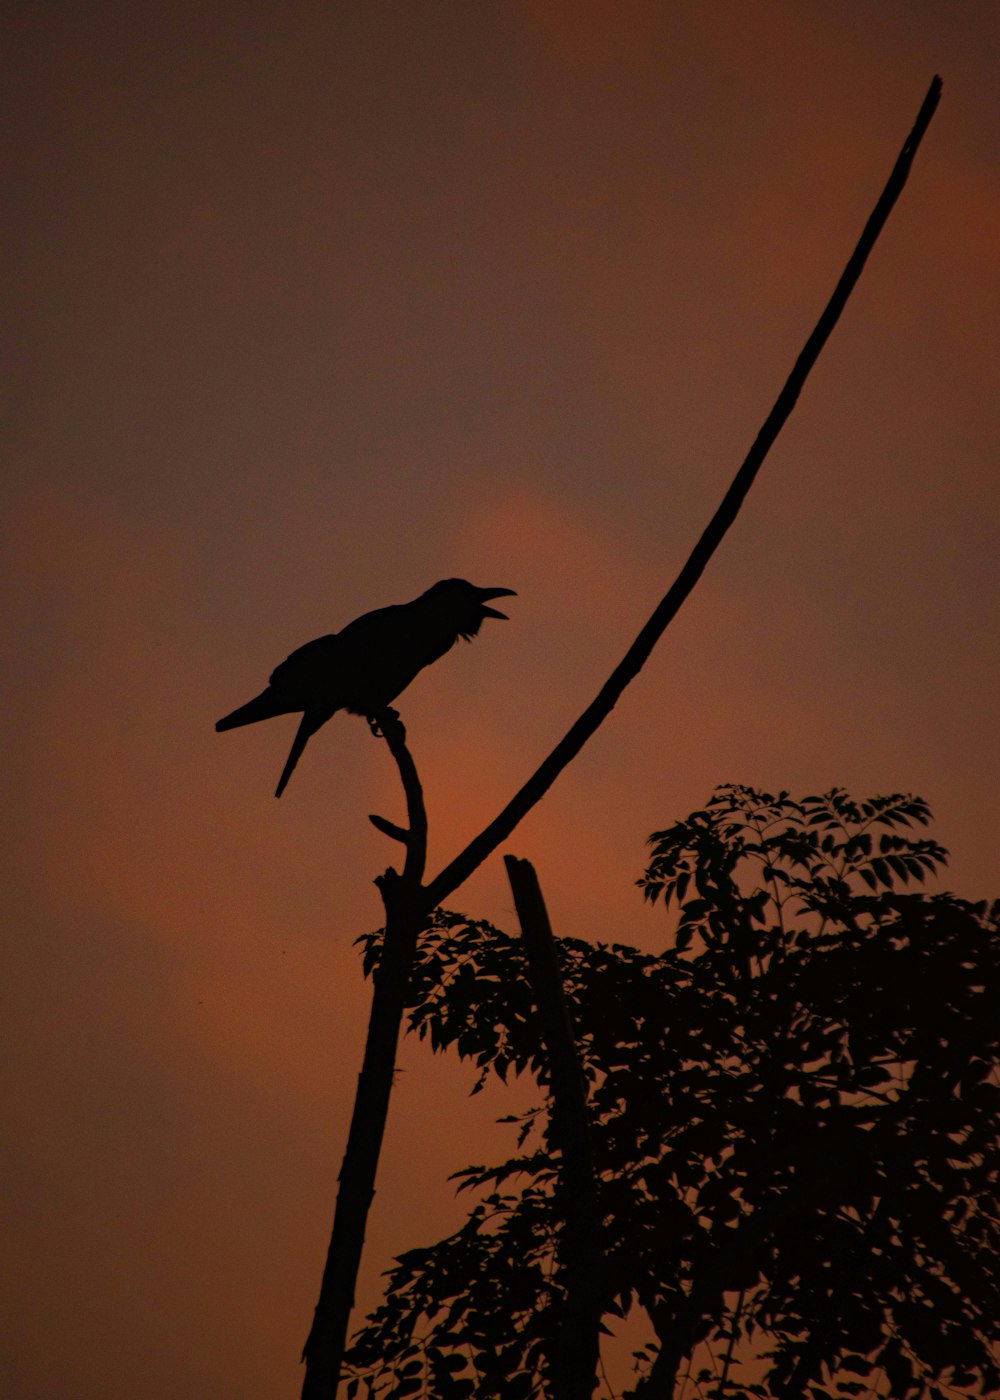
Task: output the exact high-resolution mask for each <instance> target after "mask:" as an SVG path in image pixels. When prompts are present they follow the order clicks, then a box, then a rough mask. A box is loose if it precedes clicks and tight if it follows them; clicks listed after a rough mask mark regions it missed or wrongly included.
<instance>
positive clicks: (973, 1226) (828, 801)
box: [348, 786, 1000, 1400]
mask: <svg viewBox="0 0 1000 1400" xmlns="http://www.w3.org/2000/svg"><path fill="white" fill-rule="evenodd" d="M928 816H929V813H928V809H927V806H926V804H925V803H924V802H923V801H922V800H920V799H919V798H913V797H904V796H900V795H893V796H890V797H879V798H873V799H871V800H869V801H867V802H854V801H852V800H851V799H850V798H849V797H847V795H846V794H845V793H844V792H843V791H841V790H837V789H835V790H833V791H832V792H829V793H826V794H825V795H823V796H821V797H806V798H802V799H801V800H798V801H795V800H793V799H792V798H791V797H789V795H788V794H787V793H784V792H783V793H779V794H778V795H777V796H776V797H773V796H770V795H768V794H766V793H759V792H755V791H754V790H752V789H750V788H744V787H736V786H726V787H723V788H720V789H719V790H718V791H717V792H716V794H715V796H714V797H713V798H712V800H711V801H710V802H709V803H708V804H707V806H706V807H705V809H704V810H703V811H699V812H695V813H693V814H692V815H691V816H690V817H688V818H687V820H686V821H683V822H679V823H677V824H676V825H675V826H672V827H670V828H669V829H667V830H664V831H661V832H657V833H656V834H655V835H654V836H653V838H652V846H653V850H652V859H651V861H650V864H649V866H648V868H647V870H646V872H645V874H644V875H643V877H642V879H641V880H640V882H639V883H640V885H641V887H642V889H643V892H644V894H645V896H646V898H647V899H648V900H651V901H654V902H655V901H661V902H662V904H663V905H664V906H667V907H674V906H675V907H676V908H677V910H678V917H677V920H676V922H675V924H674V926H673V927H672V928H671V929H670V931H669V935H668V939H667V944H668V946H667V947H666V949H665V951H664V952H662V953H660V954H648V953H644V952H640V951H638V950H637V949H636V948H632V947H626V946H621V945H611V946H607V945H601V944H598V945H593V944H590V943H585V942H582V941H579V940H575V939H569V938H567V939H561V940H559V941H558V948H559V955H560V961H561V967H562V978H563V982H564V986H565V992H566V996H567V999H568V1003H569V1006H570V1009H571V1013H572V1017H573V1020H574V1022H575V1025H576V1031H577V1039H578V1045H579V1049H580V1052H581V1056H582V1060H583V1064H584V1067H585V1072H586V1075H587V1077H588V1080H589V1083H590V1098H591V1111H592V1123H591V1132H592V1140H593V1150H594V1156H595V1161H596V1166H597V1170H598V1176H599V1209H600V1215H601V1220H602V1243H603V1247H604V1266H603V1267H604V1273H603V1278H602V1285H601V1286H602V1289H603V1300H604V1311H605V1314H606V1315H611V1316H617V1317H621V1316H624V1315H625V1314H626V1313H628V1312H629V1311H630V1310H631V1309H632V1308H633V1307H635V1306H636V1305H638V1306H639V1307H640V1308H642V1309H644V1310H645V1313H646V1315H647V1317H648V1320H649V1326H650V1332H651V1340H650V1342H649V1344H648V1345H647V1346H645V1347H644V1348H643V1350H642V1352H640V1353H638V1354H637V1360H638V1365H637V1377H636V1381H635V1385H634V1388H633V1389H632V1390H630V1391H628V1392H626V1394H628V1395H632V1396H636V1397H639V1396H642V1397H652V1396H663V1397H669V1396H672V1395H673V1394H674V1391H675V1386H676V1384H677V1382H678V1380H679V1379H680V1378H681V1377H683V1376H686V1375H693V1377H694V1379H695V1380H696V1381H697V1382H698V1387H699V1389H698V1392H697V1393H699V1394H701V1395H703V1396H716V1397H722V1396H723V1395H725V1396H726V1397H749V1396H751V1395H754V1396H765V1397H771V1396H774V1397H778V1396H781V1397H783V1398H785V1397H799V1396H806V1395H808V1396H810V1397H813V1398H814V1400H823V1397H828V1396H829V1397H833V1396H850V1395H860V1394H862V1393H882V1394H886V1393H888V1394H891V1395H892V1396H893V1397H895V1400H904V1397H907V1396H928V1397H932V1400H943V1397H944V1396H945V1395H946V1394H947V1395H948V1396H954V1395H955V1394H956V1393H984V1392H985V1393H992V1392H993V1391H994V1390H995V1388H996V1386H997V1385H998V1381H1000V1376H998V1370H997V1366H996V1354H995V1351H991V1343H994V1344H995V1341H996V1335H995V1328H996V1320H997V1317H998V1316H1000V1306H998V1305H1000V1263H998V1261H1000V1213H998V1204H997V1202H998V1196H997V1187H998V1158H997V1152H996V1148H997V1110H998V1106H1000V1088H998V1087H997V1082H996V1063H997V1052H998V1048H1000V1045H998V1042H1000V1018H998V1016H997V1005H998V999H997V993H998V991H1000V941H998V938H997V934H998V932H1000V902H998V903H994V904H993V905H992V907H988V906H987V904H986V903H979V904H973V903H969V902H968V901H966V900H963V899H959V898H956V897H955V896H954V895H951V894H933V895H931V894H927V893H924V892H919V891H915V890H914V889H913V888H912V887H913V886H916V885H919V884H920V883H921V882H922V880H923V879H924V878H925V877H926V876H927V875H928V874H929V873H931V872H933V871H935V870H937V869H938V868H939V867H940V866H941V864H942V863H943V861H944V860H945V856H946V853H945V851H944V850H943V849H942V847H941V846H939V845H938V844H936V843H935V842H934V841H932V840H930V839H928V838H926V837H919V838H918V837H917V836H915V835H914V834H912V831H911V830H908V828H912V827H913V826H914V825H918V826H923V825H926V823H927V820H928ZM362 941H363V942H364V944H365V959H366V964H367V966H368V967H369V968H371V967H373V966H375V965H376V963H377V959H378V956H379V946H380V939H379V935H377V934H376V935H370V936H369V937H367V938H366V939H364V940H362ZM532 1001H533V998H532V994H531V989H530V983H529V981H528V979H527V976H526V966H525V955H524V952H523V948H522V945H521V943H520V941H519V940H518V939H516V938H514V937H511V936H509V935H508V934H506V933H503V932H501V931H500V930H498V929H496V928H493V927H491V926H490V925H488V924H485V923H481V922H476V921H473V920H469V919H466V918H465V917H463V916H461V915H459V914H453V913H445V912H440V913H439V914H438V915H437V916H436V918H435V921H434V926H433V929H432V930H431V931H430V932H429V933H428V934H426V935H425V936H424V938H423V939H422V940H421V944H420V948H419V950H418V953H417V960H416V966H415V969H414V973H413V980H412V982H411V991H410V997H409V1003H410V1009H409V1012H408V1015H409V1024H410V1026H411V1028H412V1029H414V1030H416V1032H417V1033H418V1034H419V1035H421V1036H423V1037H427V1038H428V1039H429V1040H430V1043H431V1044H432V1045H433V1046H434V1047H435V1049H439V1050H440V1049H445V1048H453V1049H455V1050H457V1051H458V1053H459V1054H460V1055H461V1056H462V1057H463V1058H466V1059H470V1060H472V1061H473V1062H474V1063H475V1065H476V1066H477V1067H478V1070H479V1079H478V1081H477V1088H478V1087H481V1086H482V1084H483V1083H484V1082H485V1081H486V1079H487V1078H488V1077H489V1076H493V1075H495V1076H497V1077H499V1078H500V1079H501V1080H504V1079H506V1076H507V1075H508V1073H509V1072H510V1071H511V1070H514V1071H516V1072H518V1073H521V1072H523V1071H529V1072H531V1073H533V1074H534V1075H535V1076H536V1077H537V1078H538V1080H539V1082H540V1084H542V1085H545V1084H546V1082H547V1075H548V1070H547V1063H546V1059H545V1056H544V1054H543V1052H542V1050H541V1046H540V1036H539V1024H538V1019H537V1013H536V1011H535V1008H534V1006H533V1004H532ZM512 1121H517V1122H518V1123H519V1128H518V1143H517V1150H516V1152H515V1154H514V1155H513V1156H511V1157H510V1158H509V1159H508V1160H507V1161H504V1162H502V1163H499V1164H497V1165H494V1166H476V1167H468V1168H466V1169H465V1170H464V1171H462V1172H459V1173H458V1176H459V1177H460V1179H461V1181H462V1185H463V1188H469V1189H478V1192H479V1197H480V1198H479V1199H478V1201H477V1204H476V1205H475V1206H474V1207H473V1209H472V1210H471V1212H470V1215H469V1218H468V1220H467V1222H466V1223H465V1224H464V1225H463V1226H462V1228H461V1229H459V1230H458V1231H457V1232H456V1233H455V1234H454V1235H452V1236H450V1237H449V1238H447V1239H444V1240H441V1241H440V1242H438V1243H437V1244H434V1245H432V1246H430V1247H429V1248H422V1249H415V1250H411V1251H409V1252H408V1253H406V1254H405V1255H402V1256H401V1257H400V1258H399V1260H398V1261H397V1264H396V1266H395V1268H394V1269H393V1271H392V1272H391V1275H390V1277H389V1284H388V1290H387V1295H386V1298H385V1301H384V1303H383V1304H382V1305H381V1306H380V1307H379V1308H378V1310H377V1311H376V1312H375V1313H374V1314H373V1315H372V1316H371V1318H370V1319H369V1320H368V1323H367V1324H366V1326H365V1327H364V1328H363V1329H362V1330H361V1332H360V1333H359V1334H358V1335H357V1336H356V1337H355V1339H354V1343H353V1346H352V1348H351V1350H350V1352H349V1356H348V1360H349V1363H350V1371H349V1374H351V1375H352V1377H353V1379H352V1381H351V1382H350V1384H349V1386H348V1394H349V1395H354V1394H359V1393H361V1394H366V1395H379V1396H385V1397H389V1396H391V1397H394V1400H395V1397H402V1396H405V1395H409V1394H414V1395H416V1394H418V1393H419V1394H423V1395H426V1396H430V1397H434V1400H457V1398H458V1397H462V1396H471V1395H477V1396H480V1395H491V1394H495V1395H500V1396H503V1397H505V1400H506V1398H507V1397H510V1400H516V1397H539V1396H542V1395H543V1394H545V1393H546V1392H547V1390H548V1385H549V1380H550V1376H549V1369H548V1368H549V1363H548V1356H549V1354H550V1344H551V1339H552V1336H553V1334H554V1331H555V1329H556V1327H557V1321H558V1314H559V1309H560V1305H561V1301H562V1283H561V1278H560V1271H559V1267H558V1257H559V1228H560V1219H559V1215H558V1211H557V1209H556V1206H555V1201H556V1196H557V1186H558V1181H559V1171H560V1155H559V1153H558V1151H557V1149H556V1148H555V1146H554V1144H553V1142H552V1140H551V1136H550V1122H549V1100H546V1103H545V1104H543V1105H542V1106H540V1107H538V1108H536V1109H534V1110H532V1111H531V1112H530V1113H528V1114H527V1115H525V1116H523V1117H521V1118H519V1119H518V1120H512ZM748 1357H749V1358H756V1361H757V1365H756V1370H755V1371H754V1370H751V1371H749V1372H748V1370H747V1367H746V1361H747V1358H748ZM765 1373H766V1376H765V1378H764V1379H753V1380H751V1379H750V1377H754V1376H756V1377H758V1378H759V1377H761V1376H762V1375H765Z"/></svg>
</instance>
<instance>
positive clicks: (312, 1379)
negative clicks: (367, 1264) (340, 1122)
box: [302, 710, 427, 1400]
mask: <svg viewBox="0 0 1000 1400" xmlns="http://www.w3.org/2000/svg"><path fill="white" fill-rule="evenodd" d="M375 718H376V719H377V722H378V731H379V732H380V733H381V735H382V737H383V738H384V739H385V741H386V743H387V744H388V746H389V751H390V752H391V754H392V756H393V758H394V759H395V761H396V766H397V767H398V769H399V776H400V780H401V781H402V784H403V790H404V792H405V793H406V806H407V814H408V820H409V828H408V829H407V830H404V829H403V828H402V827H398V826H396V825H395V823H394V822H387V821H386V820H385V819H384V818H382V817H372V818H371V819H370V820H371V821H372V823H373V825H374V826H376V827H377V828H378V829H379V830H380V831H383V832H385V833H386V834H388V835H390V836H392V837H394V839H396V840H400V841H403V842H404V844H405V847H406V857H405V860H404V864H403V872H402V874H399V873H398V872H397V871H396V870H395V869H393V868H392V867H391V866H390V868H389V869H388V870H386V872H385V874H384V875H380V876H379V877H378V879H377V880H376V881H375V883H376V884H377V885H378V888H379V892H380V894H381V895H382V902H383V904H384V905H385V936H384V939H383V943H382V956H381V958H380V960H379V965H378V968H377V970H376V972H375V977H374V991H373V994H372V1008H371V1013H370V1016H369V1020H368V1038H367V1041H366V1043H365V1054H364V1060H363V1062H362V1066H361V1074H360V1075H359V1077H358V1088H357V1093H356V1095H355V1099H354V1111H353V1114H352V1116H351V1126H350V1131H349V1132H348V1136H347V1146H346V1148H345V1149H344V1160H343V1164H342V1166H341V1169H340V1176H339V1178H338V1181H339V1188H338V1191H337V1205H336V1209H335V1211H334V1217H333V1233H332V1235H331V1238H330V1245H329V1248H328V1250H327V1256H326V1263H325V1265H324V1268H323V1279H322V1283H321V1284H320V1291H319V1300H318V1302H317V1304H316V1309H315V1312H314V1315H313V1324H312V1328H311V1330H310V1332H309V1336H308V1338H307V1340H306V1344H305V1347H304V1348H303V1351H302V1359H303V1360H304V1362H305V1364H306V1373H305V1379H304V1381H303V1385H302V1398H303V1400H331V1397H333V1396H335V1395H336V1393H337V1385H338V1383H339V1378H340V1368H341V1361H342V1358H343V1354H344V1345H345V1342H346V1340H347V1327H348V1323H349V1322H350V1316H351V1310H352V1308H353V1307H354V1289H355V1284H356V1281H357V1276H358V1268H359V1266H360V1263H361V1254H362V1250H363V1248H364V1243H365V1226H366V1224H367V1221H368V1211H369V1209H370V1207H371V1203H372V1199H373V1198H374V1195H375V1174H376V1171H377V1168H378V1159H379V1155H380V1153H381V1150H382V1138H383V1136H384V1133H385V1124H386V1118H387V1116H388V1112H389V1095H390V1093H391V1091H392V1077H393V1072H394V1070H395V1066H396V1050H397V1047H398V1044H399V1029H400V1025H401V1024H402V1019H403V1008H404V1006H405V1003H406V989H407V986H408V984H409V980H410V973H411V971H412V968H413V958H414V954H415V952H416V947H417V937H418V935H419V933H420V928H421V924H422V918H421V914H420V900H419V894H420V888H421V884H420V882H421V880H422V879H423V874H424V866H425V864H426V860H427V813H426V809H425V807H424V797H423V789H422V787H421V784H420V778H419V777H418V775H417V769H416V765H415V764H414V762H413V758H412V757H411V755H410V751H409V749H408V748H407V746H406V730H405V729H404V727H403V724H402V721H401V720H400V718H399V716H398V715H397V714H396V712H395V710H385V711H383V712H382V713H381V714H380V715H378V716H376V717H375Z"/></svg>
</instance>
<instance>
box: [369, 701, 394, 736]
mask: <svg viewBox="0 0 1000 1400" xmlns="http://www.w3.org/2000/svg"><path fill="white" fill-rule="evenodd" d="M365 719H366V720H367V721H368V728H369V729H370V730H371V732H372V733H373V734H374V735H375V738H376V739H382V738H384V737H385V726H386V725H387V724H398V723H399V711H398V710H394V709H392V708H391V706H389V705H386V707H385V709H384V710H378V711H377V712H376V713H375V714H373V715H365Z"/></svg>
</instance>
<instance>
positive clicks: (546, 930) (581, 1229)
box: [504, 856, 601, 1400]
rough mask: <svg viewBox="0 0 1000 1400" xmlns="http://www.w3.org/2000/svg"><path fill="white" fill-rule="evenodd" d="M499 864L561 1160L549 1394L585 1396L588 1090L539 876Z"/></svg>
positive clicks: (589, 1290) (592, 1256)
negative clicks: (557, 1304) (541, 1043)
mask: <svg viewBox="0 0 1000 1400" xmlns="http://www.w3.org/2000/svg"><path fill="white" fill-rule="evenodd" d="M504 864H505V865H506V867H507V878H508V879H509V880H510V887H511V890H512V892H513V895H514V906H515V908H516V909H517V917H518V919H519V921H520V924H521V937H522V939H523V941H524V948H525V953H526V954H527V959H528V974H529V976H530V978H531V988H532V991H533V993H534V997H535V1004H536V1006H537V1007H538V1013H539V1019H540V1021H541V1027H542V1036H543V1038H544V1040H545V1049H546V1051H547V1053H548V1060H549V1083H550V1086H551V1089H552V1118H551V1124H552V1128H551V1132H552V1139H553V1143H554V1145H555V1146H556V1147H557V1148H558V1150H559V1153H560V1156H561V1158H562V1165H561V1169H560V1183H559V1196H560V1204H561V1207H562V1217H563V1223H562V1230H561V1234H560V1239H559V1263H560V1265H561V1269H560V1277H559V1282H560V1283H561V1284H562V1285H563V1286H564V1288H565V1290H566V1300H565V1303H564V1305H563V1309H562V1316H561V1320H560V1326H559V1332H558V1335H557V1336H556V1337H555V1338H554V1345H553V1351H552V1357H551V1363H552V1396H553V1400H589V1397H590V1396H591V1395H592V1394H593V1391H594V1386H595V1384H596V1381H597V1362H598V1359H599V1356H600V1342H599V1335H598V1329H599V1327H600V1323H601V1291H600V1269H601V1248H600V1242H599V1234H598V1231H599V1216H598V1207H597V1184H596V1181H595V1177H594V1159H593V1153H592V1151H591V1145H590V1124H589V1121H588V1117H587V1088H586V1082H585V1080H584V1077H583V1071H582V1069H581V1067H580V1060H579V1056H578V1055H577V1052H576V1043H575V1040H574V1036H573V1022H572V1018H571V1016H570V1011H569V1007H568V1006H567V1004H566V997H565V995H564V993H563V986H562V978H561V977H560V975H559V963H558V961H557V958H556V944H555V939H554V937H553V935H552V926H551V924H550V923H549V916H548V911H547V910H546V908H545V900H544V899H543V898H542V891H541V887H540V885H539V883H538V876H537V874H536V873H535V868H534V866H533V865H532V864H531V862H530V861H527V860H518V859H517V858H516V857H515V856H505V857H504Z"/></svg>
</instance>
